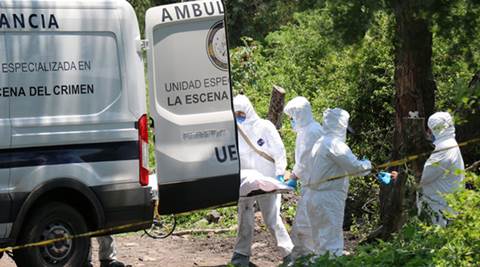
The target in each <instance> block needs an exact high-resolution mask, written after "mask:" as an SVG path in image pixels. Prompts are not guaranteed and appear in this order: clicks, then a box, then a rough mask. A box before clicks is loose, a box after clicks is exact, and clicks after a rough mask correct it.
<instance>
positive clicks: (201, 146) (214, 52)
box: [145, 0, 240, 214]
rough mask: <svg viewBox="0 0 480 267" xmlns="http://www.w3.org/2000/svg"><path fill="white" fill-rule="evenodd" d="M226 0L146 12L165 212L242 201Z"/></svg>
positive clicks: (152, 105)
mask: <svg viewBox="0 0 480 267" xmlns="http://www.w3.org/2000/svg"><path fill="white" fill-rule="evenodd" d="M224 11H225V9H224V6H223V3H222V1H221V0H206V1H194V2H185V3H178V4H172V5H164V6H158V7H154V8H151V9H149V10H148V11H147V14H146V28H145V29H146V34H147V39H148V42H149V44H148V50H147V51H148V52H147V54H148V71H149V84H150V86H149V98H150V113H151V114H150V116H151V117H152V118H153V119H154V126H155V127H154V129H155V130H154V131H155V132H154V134H155V157H156V163H157V166H156V171H157V175H158V184H159V199H160V205H159V211H160V214H174V213H181V212H186V211H192V210H196V209H202V208H207V207H213V206H220V205H225V204H228V203H234V202H236V201H237V200H238V195H239V185H240V164H239V156H238V150H237V136H236V134H237V133H236V128H235V127H236V126H235V122H234V115H233V104H232V90H231V86H230V75H229V54H228V47H227V39H226V34H225V15H224V14H225V12H224Z"/></svg>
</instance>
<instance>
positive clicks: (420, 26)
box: [324, 0, 478, 237]
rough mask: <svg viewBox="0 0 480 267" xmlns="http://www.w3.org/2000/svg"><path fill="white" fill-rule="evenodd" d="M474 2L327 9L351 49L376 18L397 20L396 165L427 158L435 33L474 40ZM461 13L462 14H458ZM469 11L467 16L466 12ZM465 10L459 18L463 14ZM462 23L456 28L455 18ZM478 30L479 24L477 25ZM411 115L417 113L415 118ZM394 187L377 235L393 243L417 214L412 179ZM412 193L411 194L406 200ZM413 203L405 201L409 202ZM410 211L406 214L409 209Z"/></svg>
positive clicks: (384, 191)
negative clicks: (423, 154)
mask: <svg viewBox="0 0 480 267" xmlns="http://www.w3.org/2000/svg"><path fill="white" fill-rule="evenodd" d="M475 2H478V1H475V0H471V1H469V0H454V1H447V0H438V1H435V0H424V1H416V0H383V1H378V0H358V1H348V3H346V2H344V1H340V0H326V1H325V2H324V8H326V9H330V10H331V12H332V14H334V17H333V19H334V23H335V25H336V29H337V30H338V33H339V34H340V35H341V37H342V38H343V40H344V41H345V42H347V43H354V42H356V41H358V40H359V39H360V38H363V36H364V33H365V32H366V31H367V30H368V28H369V27H370V26H371V24H370V22H371V21H372V18H373V16H374V14H375V12H377V11H379V10H382V11H386V12H388V13H390V14H391V15H392V16H393V18H394V19H395V29H394V35H393V36H394V38H393V42H394V43H393V45H394V47H395V62H394V64H395V75H394V76H395V77H394V80H395V92H396V94H395V109H396V115H395V132H394V138H393V145H392V159H393V160H397V159H400V158H402V157H403V156H405V155H407V154H415V153H419V152H426V151H427V150H428V149H429V147H430V146H429V145H428V143H427V142H426V140H425V132H424V129H425V121H426V120H425V118H428V116H429V115H431V114H432V113H433V111H434V107H435V91H436V84H435V80H434V75H433V71H432V39H433V34H432V32H433V29H434V28H435V29H436V31H437V33H438V34H445V35H448V34H450V32H451V30H452V29H453V28H454V27H457V28H461V26H459V25H458V24H460V25H462V24H463V25H465V26H466V27H468V28H469V29H466V30H462V31H463V32H462V36H463V38H464V39H468V37H467V36H472V34H473V32H472V30H471V26H472V22H473V21H475V19H476V18H474V16H472V14H470V13H469V10H468V7H469V6H470V5H474V4H475ZM459 7H461V8H459ZM464 8H466V10H464ZM459 9H460V10H464V13H463V14H461V15H459V12H458V10H459ZM452 14H454V15H455V16H457V18H458V17H460V18H461V19H458V20H457V23H458V24H457V25H455V24H454V23H452V21H449V20H451V18H452V16H453V17H454V15H452ZM473 25H475V23H473ZM411 112H412V113H411ZM413 113H415V114H418V117H419V118H420V120H422V118H423V122H422V123H421V124H420V125H419V124H418V120H415V119H408V118H409V117H410V114H413ZM424 161H425V159H424V158H418V159H416V160H415V161H413V162H410V163H408V165H409V168H408V169H410V170H412V171H413V173H412V174H413V175H414V176H415V177H416V180H417V181H418V180H419V178H420V176H421V173H422V169H423V164H424ZM400 173H401V174H400V176H399V178H398V179H397V182H396V183H394V184H393V185H382V187H381V191H380V209H381V221H382V228H381V229H380V231H378V232H377V233H378V234H379V235H380V236H382V237H388V236H389V235H390V234H391V233H392V232H395V231H397V230H399V229H400V227H401V226H402V225H403V223H404V221H405V218H406V212H407V211H408V209H415V207H414V203H413V202H414V200H413V199H411V198H412V196H414V195H415V194H412V190H413V187H412V188H408V184H409V183H407V179H408V176H407V175H406V174H405V172H400ZM407 193H410V194H407ZM407 195H408V196H409V197H406V196H407ZM405 207H407V209H405Z"/></svg>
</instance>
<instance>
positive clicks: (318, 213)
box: [305, 190, 346, 256]
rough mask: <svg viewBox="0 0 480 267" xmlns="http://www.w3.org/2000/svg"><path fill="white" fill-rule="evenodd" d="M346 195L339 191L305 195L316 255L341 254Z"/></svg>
mask: <svg viewBox="0 0 480 267" xmlns="http://www.w3.org/2000/svg"><path fill="white" fill-rule="evenodd" d="M345 200H346V194H345V193H343V192H340V191H332V190H331V191H314V190H309V191H308V192H307V193H306V194H305V201H306V203H307V214H308V219H309V221H310V224H311V226H312V230H311V232H312V236H313V243H314V252H315V254H316V255H324V254H325V253H326V252H330V254H331V255H335V256H341V255H342V254H343V216H344V212H345Z"/></svg>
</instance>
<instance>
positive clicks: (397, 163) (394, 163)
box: [307, 137, 480, 187]
mask: <svg viewBox="0 0 480 267" xmlns="http://www.w3.org/2000/svg"><path fill="white" fill-rule="evenodd" d="M476 143H480V137H479V138H473V139H470V140H468V141H465V142H462V143H459V144H457V145H456V146H449V147H445V148H442V149H439V150H434V151H432V152H423V153H419V154H416V155H410V156H406V157H404V158H402V159H399V160H393V161H389V162H386V163H383V164H380V165H376V166H374V167H373V168H370V169H367V170H362V171H358V172H355V173H347V174H342V175H338V176H334V177H329V178H327V179H325V180H322V181H319V182H316V183H309V184H308V185H307V186H309V187H313V186H318V185H321V184H323V183H326V182H331V181H334V180H339V179H343V178H346V177H348V176H357V175H360V174H363V173H366V172H372V171H378V170H380V169H385V168H388V167H398V166H402V165H404V164H405V163H407V162H410V161H414V160H417V159H418V158H420V157H424V156H427V155H431V154H435V153H439V152H442V151H446V150H449V149H452V148H455V147H464V146H467V145H473V144H476Z"/></svg>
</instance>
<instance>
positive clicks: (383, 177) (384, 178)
mask: <svg viewBox="0 0 480 267" xmlns="http://www.w3.org/2000/svg"><path fill="white" fill-rule="evenodd" d="M377 179H378V180H379V181H380V182H381V183H382V184H389V183H390V181H391V180H392V175H391V174H390V173H389V172H379V173H378V175H377Z"/></svg>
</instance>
